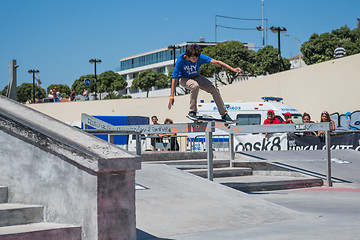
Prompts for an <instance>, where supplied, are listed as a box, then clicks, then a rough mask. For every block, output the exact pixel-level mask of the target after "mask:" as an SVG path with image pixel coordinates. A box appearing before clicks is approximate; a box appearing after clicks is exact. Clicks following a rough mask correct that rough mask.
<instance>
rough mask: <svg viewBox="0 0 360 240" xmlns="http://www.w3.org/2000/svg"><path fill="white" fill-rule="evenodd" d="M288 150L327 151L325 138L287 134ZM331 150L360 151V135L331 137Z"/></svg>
mask: <svg viewBox="0 0 360 240" xmlns="http://www.w3.org/2000/svg"><path fill="white" fill-rule="evenodd" d="M287 139H288V150H294V151H297V150H325V148H326V146H325V138H324V137H317V136H311V135H310V136H309V135H307V136H302V135H297V134H293V133H289V134H287ZM330 149H331V150H334V149H353V150H356V151H360V133H342V134H337V135H331V136H330Z"/></svg>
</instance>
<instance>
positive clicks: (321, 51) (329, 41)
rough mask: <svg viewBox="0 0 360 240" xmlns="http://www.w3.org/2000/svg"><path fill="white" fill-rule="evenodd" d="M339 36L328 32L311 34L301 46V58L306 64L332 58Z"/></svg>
mask: <svg viewBox="0 0 360 240" xmlns="http://www.w3.org/2000/svg"><path fill="white" fill-rule="evenodd" d="M338 41H339V38H338V37H336V36H335V35H332V34H330V33H323V34H320V35H318V34H316V33H314V34H312V35H311V37H310V39H309V41H307V42H304V43H303V44H302V46H301V49H300V50H301V52H302V53H303V60H304V62H305V63H306V64H307V65H310V64H314V63H320V62H324V61H328V60H330V59H333V54H334V49H335V48H336V44H337V43H338Z"/></svg>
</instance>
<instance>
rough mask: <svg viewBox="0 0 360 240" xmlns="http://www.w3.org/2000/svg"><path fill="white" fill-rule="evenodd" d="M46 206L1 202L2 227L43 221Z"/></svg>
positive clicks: (0, 217) (0, 221)
mask: <svg viewBox="0 0 360 240" xmlns="http://www.w3.org/2000/svg"><path fill="white" fill-rule="evenodd" d="M43 219H44V207H43V206H39V205H24V204H11V203H3V204H0V227H3V226H11V225H19V224H28V223H36V222H41V221H43Z"/></svg>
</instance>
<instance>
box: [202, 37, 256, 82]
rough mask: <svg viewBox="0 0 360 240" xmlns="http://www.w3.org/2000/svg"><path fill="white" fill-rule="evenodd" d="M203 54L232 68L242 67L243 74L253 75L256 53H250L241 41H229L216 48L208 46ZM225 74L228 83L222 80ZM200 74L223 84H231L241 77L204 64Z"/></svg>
mask: <svg viewBox="0 0 360 240" xmlns="http://www.w3.org/2000/svg"><path fill="white" fill-rule="evenodd" d="M203 54H205V55H207V56H209V57H211V58H214V59H216V60H220V61H223V62H224V63H227V64H228V65H230V66H232V67H240V68H241V69H242V70H243V73H242V74H253V68H252V67H253V62H254V55H255V52H254V51H250V50H249V49H248V48H247V47H245V46H244V44H242V43H241V42H239V41H228V42H223V43H218V44H216V45H215V46H207V47H206V48H204V50H203ZM223 72H225V74H226V81H224V80H223V78H221V74H222V73H223ZM200 74H201V75H203V76H206V77H214V76H215V81H219V82H221V83H222V84H225V85H226V84H231V83H232V82H233V81H234V80H235V79H236V78H237V77H239V76H240V75H239V74H238V73H236V72H233V71H231V70H228V69H224V68H221V67H218V66H215V65H213V64H204V65H202V66H201V68H200Z"/></svg>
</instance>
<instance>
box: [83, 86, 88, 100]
mask: <svg viewBox="0 0 360 240" xmlns="http://www.w3.org/2000/svg"><path fill="white" fill-rule="evenodd" d="M82 95H83V96H84V100H85V101H87V100H89V93H88V90H87V89H86V88H84V92H83V94H82Z"/></svg>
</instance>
